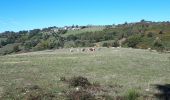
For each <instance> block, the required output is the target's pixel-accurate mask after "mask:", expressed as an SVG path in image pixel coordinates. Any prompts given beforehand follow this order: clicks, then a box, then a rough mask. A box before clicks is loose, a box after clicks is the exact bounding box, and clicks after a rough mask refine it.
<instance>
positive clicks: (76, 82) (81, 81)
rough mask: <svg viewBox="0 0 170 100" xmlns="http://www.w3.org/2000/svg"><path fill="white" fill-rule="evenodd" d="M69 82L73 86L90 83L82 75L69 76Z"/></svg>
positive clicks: (88, 84) (85, 85)
mask: <svg viewBox="0 0 170 100" xmlns="http://www.w3.org/2000/svg"><path fill="white" fill-rule="evenodd" d="M69 84H70V86H73V87H78V86H81V87H84V88H85V87H88V86H90V85H91V83H90V82H89V81H88V79H87V78H85V77H82V76H78V77H73V78H71V79H70V80H69Z"/></svg>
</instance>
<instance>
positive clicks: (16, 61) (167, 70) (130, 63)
mask: <svg viewBox="0 0 170 100" xmlns="http://www.w3.org/2000/svg"><path fill="white" fill-rule="evenodd" d="M79 49H80V48H79ZM73 76H83V77H86V78H87V79H88V80H89V81H90V82H91V83H96V82H97V83H100V84H101V85H102V86H111V85H112V86H115V85H116V86H117V85H119V88H116V90H117V92H116V93H115V92H114V91H112V90H109V91H110V93H111V95H124V94H125V93H126V92H127V91H128V90H130V89H135V90H137V91H139V92H140V93H142V94H152V93H156V92H157V90H156V89H154V87H153V85H154V84H160V85H164V84H168V83H170V78H169V76H170V54H169V53H158V52H156V51H152V52H151V51H149V50H141V49H130V48H129V49H127V48H100V49H97V50H96V51H95V52H90V51H85V52H81V51H80V50H79V51H78V50H77V48H76V49H74V52H70V50H69V49H59V50H46V51H38V52H30V53H22V54H14V55H6V56H0V96H2V94H3V93H4V92H5V91H8V89H11V90H13V91H15V87H24V86H27V85H38V86H40V87H42V88H43V89H45V90H48V91H53V92H55V93H60V92H62V91H63V90H65V89H66V88H67V87H66V85H64V84H63V83H62V82H61V81H60V78H61V77H66V78H70V77H73ZM113 90H115V89H113ZM14 93H15V92H14Z"/></svg>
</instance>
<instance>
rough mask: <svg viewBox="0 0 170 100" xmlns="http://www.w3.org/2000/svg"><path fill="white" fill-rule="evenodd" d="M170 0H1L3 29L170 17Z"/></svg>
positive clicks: (11, 29)
mask: <svg viewBox="0 0 170 100" xmlns="http://www.w3.org/2000/svg"><path fill="white" fill-rule="evenodd" d="M169 5H170V0H0V32H3V31H7V30H9V31H19V30H29V29H34V28H43V27H49V26H65V25H73V24H78V25H87V24H93V25H103V24H118V23H124V22H125V21H127V22H135V21H140V20H141V19H145V20H151V21H170V8H169Z"/></svg>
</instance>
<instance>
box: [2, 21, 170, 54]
mask: <svg viewBox="0 0 170 100" xmlns="http://www.w3.org/2000/svg"><path fill="white" fill-rule="evenodd" d="M169 27H170V22H149V21H144V20H142V21H141V22H136V23H124V24H120V25H105V26H71V28H72V29H76V28H78V29H76V30H67V29H64V28H57V27H49V28H44V29H34V30H29V31H19V32H9V31H6V32H3V33H1V34H0V49H1V50H0V54H1V55H3V54H8V53H13V52H28V51H37V50H45V49H53V48H69V47H90V46H105V47H111V46H114V47H117V46H122V47H132V48H141V49H147V48H152V49H157V50H161V51H162V50H169V49H170V28H169ZM56 29H57V31H56ZM5 48H9V49H5Z"/></svg>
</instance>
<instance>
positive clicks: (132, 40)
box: [127, 35, 141, 48]
mask: <svg viewBox="0 0 170 100" xmlns="http://www.w3.org/2000/svg"><path fill="white" fill-rule="evenodd" d="M140 42H141V37H140V36H139V35H135V36H131V37H129V38H128V40H127V46H128V47H132V48H136V46H137V45H138V44H139V43H140Z"/></svg>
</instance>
